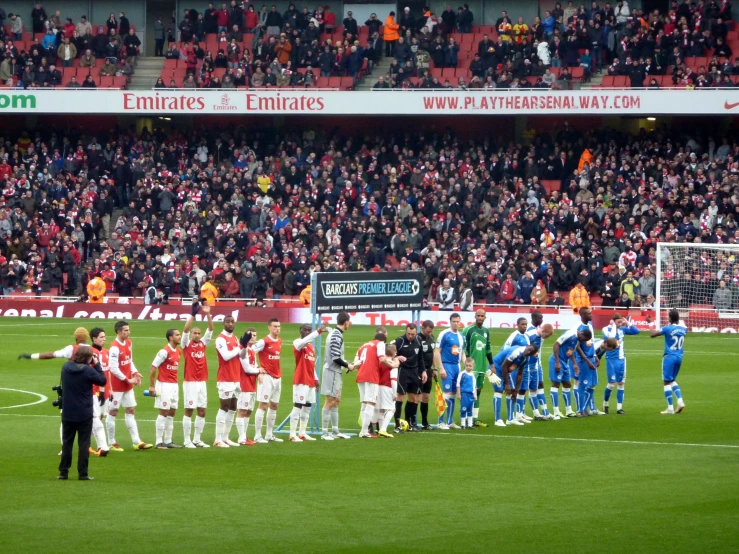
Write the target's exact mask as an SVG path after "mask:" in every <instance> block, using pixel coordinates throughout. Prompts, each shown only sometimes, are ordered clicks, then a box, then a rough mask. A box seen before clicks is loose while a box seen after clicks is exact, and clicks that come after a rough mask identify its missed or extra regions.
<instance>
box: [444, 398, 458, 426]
mask: <svg viewBox="0 0 739 554" xmlns="http://www.w3.org/2000/svg"><path fill="white" fill-rule="evenodd" d="M456 403H457V399H456V398H447V401H446V405H447V414H446V424H447V425H451V424H452V423H453V422H454V405H455V404H456Z"/></svg>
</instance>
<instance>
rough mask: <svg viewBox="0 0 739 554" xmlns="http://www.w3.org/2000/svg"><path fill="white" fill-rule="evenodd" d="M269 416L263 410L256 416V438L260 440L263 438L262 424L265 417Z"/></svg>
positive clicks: (258, 411) (259, 410)
mask: <svg viewBox="0 0 739 554" xmlns="http://www.w3.org/2000/svg"><path fill="white" fill-rule="evenodd" d="M266 414H267V412H265V411H264V410H263V409H262V408H259V409H258V410H257V414H256V415H255V416H254V427H255V429H256V430H255V431H254V438H255V439H259V438H261V437H262V423H263V422H264V416H265V415H266Z"/></svg>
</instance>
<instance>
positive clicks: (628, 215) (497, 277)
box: [0, 125, 739, 305]
mask: <svg viewBox="0 0 739 554" xmlns="http://www.w3.org/2000/svg"><path fill="white" fill-rule="evenodd" d="M276 132H277V131H276V130H273V131H269V130H264V129H262V130H260V129H258V128H257V127H253V128H251V130H250V131H248V132H246V131H239V132H238V134H237V135H231V134H228V133H227V132H221V133H218V134H216V133H215V132H210V131H207V130H197V131H195V130H193V131H191V132H188V133H186V134H182V133H179V132H174V133H166V132H164V131H163V130H161V129H159V130H156V131H155V132H154V133H151V132H149V131H148V130H147V129H144V130H143V131H141V133H138V134H137V133H135V132H134V131H126V132H120V131H114V132H112V134H110V135H107V134H105V135H100V134H98V135H97V136H93V135H90V134H79V133H73V132H71V131H60V130H54V129H50V128H47V129H44V130H43V131H42V132H38V133H36V134H35V135H33V136H31V135H29V133H27V132H23V133H20V134H17V135H12V136H11V135H10V134H8V133H6V136H4V137H2V143H0V144H1V145H0V186H2V197H0V202H1V203H2V207H1V208H0V252H1V253H2V256H1V257H0V283H1V284H2V289H3V292H4V293H5V294H29V293H31V294H32V293H34V292H51V293H60V294H61V293H65V294H68V295H74V294H78V293H79V291H80V290H84V285H85V284H86V282H87V280H89V279H90V277H91V276H92V275H94V273H95V272H97V271H102V270H109V271H112V272H113V273H112V275H114V279H112V280H111V290H110V293H111V294H120V295H122V296H130V295H140V294H141V291H142V288H144V287H146V286H149V285H150V284H153V285H154V286H156V287H157V288H158V289H159V290H160V291H162V292H163V293H164V294H166V295H168V296H171V297H175V296H180V295H184V296H192V295H193V294H195V292H196V291H197V287H198V285H199V284H200V283H201V282H202V280H203V279H204V278H206V276H207V275H208V274H210V275H211V276H212V279H213V281H214V283H216V285H217V286H218V287H220V289H221V293H222V294H223V295H224V296H227V297H229V296H233V297H242V298H245V299H253V300H255V301H264V300H266V299H268V298H279V297H284V298H297V296H298V295H299V294H300V292H301V291H302V290H303V289H304V288H305V286H306V285H307V284H308V282H309V277H308V276H309V274H310V272H311V271H315V270H318V269H319V268H320V269H321V270H323V271H342V270H360V271H361V270H367V271H380V270H383V269H391V268H395V269H402V270H403V269H411V268H421V269H423V270H424V272H425V275H426V278H425V293H426V294H427V298H428V299H429V302H432V303H433V302H434V301H435V300H436V294H437V290H438V287H439V286H440V284H441V282H442V280H443V279H446V278H448V279H450V280H451V284H452V286H453V287H454V289H455V290H456V291H461V290H462V289H464V288H465V287H470V288H472V290H473V292H474V296H475V301H476V302H478V303H488V304H495V303H526V304H528V303H530V302H548V301H553V302H555V303H556V302H558V300H557V298H562V297H565V298H566V297H567V293H568V291H569V290H570V289H571V288H572V287H573V286H574V285H575V284H576V283H577V282H582V283H584V285H585V287H586V289H587V291H588V294H590V295H591V302H592V304H594V305H599V304H601V303H603V304H606V305H614V304H618V305H624V302H626V300H625V299H621V298H620V297H621V295H620V294H619V293H620V292H621V284H622V282H623V281H624V280H626V279H627V278H628V275H629V272H632V273H633V278H634V279H637V280H643V281H644V282H643V286H642V287H641V288H640V291H641V292H640V293H639V294H637V295H636V296H635V297H634V298H630V299H629V300H628V302H629V303H630V305H640V304H641V305H644V304H649V303H650V302H651V299H650V295H652V294H654V290H653V288H654V282H653V280H650V277H653V276H654V274H655V271H654V270H655V267H654V260H655V252H654V248H655V243H656V241H658V240H660V241H680V242H693V241H700V242H709V243H735V242H736V239H737V235H736V231H737V223H736V218H735V214H736V213H737V209H738V207H739V193H737V191H738V190H739V144H737V143H736V141H735V139H731V140H730V139H729V138H721V137H716V138H715V139H714V138H711V137H705V138H696V137H693V136H690V135H686V134H682V133H681V132H679V131H675V132H673V133H671V132H669V131H667V130H665V131H660V132H657V133H653V134H646V133H643V134H641V135H640V136H638V137H635V136H627V135H622V134H619V133H617V132H615V131H612V130H608V129H594V130H593V129H591V130H589V131H588V132H587V133H585V134H583V132H581V131H579V130H577V129H576V128H574V127H572V126H569V125H565V126H563V127H560V128H559V129H557V130H556V131H554V132H552V133H551V134H550V133H537V132H536V130H535V128H533V127H529V128H528V129H527V130H526V132H525V134H524V141H523V143H522V144H521V145H519V146H518V147H514V146H513V145H512V144H509V145H507V146H505V145H503V144H495V143H494V142H492V141H490V140H485V141H477V140H473V141H464V142H463V141H461V140H458V139H457V138H455V137H454V136H453V135H451V134H449V133H447V134H444V135H432V134H429V133H408V134H405V135H402V136H392V137H390V136H388V137H385V138H384V139H376V140H371V139H369V138H368V137H365V138H363V139H361V140H358V139H352V140H349V138H350V136H342V135H339V134H336V135H334V134H331V133H327V132H326V131H325V130H323V129H320V128H316V129H308V128H306V129H298V128H293V129H290V130H288V131H287V132H286V133H284V132H283V133H282V134H280V135H279V140H275V139H277V138H278V136H277V135H275V134H272V133H276ZM339 144H342V145H344V146H343V147H342V148H341V149H339V148H338V147H337V145H339ZM251 145H254V146H251ZM504 147H505V149H504ZM114 214H115V215H114ZM648 269H649V270H650V271H651V276H650V275H649V274H648V273H647V270H648ZM725 270H726V271H727V272H728V273H726V275H725V276H724V279H728V281H729V286H730V288H731V290H732V291H736V292H739V288H737V285H739V264H735V263H734V261H733V258H732V260H731V261H728V262H727V267H726V268H725ZM193 272H195V273H193ZM227 274H231V278H228V279H227V278H226V275H227ZM509 274H510V275H511V276H512V279H511V280H507V275H509ZM729 275H730V276H731V277H730V278H728V276H729ZM695 279H698V280H700V281H706V282H708V281H710V282H711V283H714V281H715V283H714V284H716V287H718V280H717V279H716V276H714V275H704V274H702V273H701V274H696V276H695ZM511 282H512V285H513V286H511ZM537 287H538V288H537ZM701 290H706V291H709V293H710V292H711V291H712V289H711V288H710V287H704V288H703V289H701ZM732 293H733V292H732ZM735 298H736V299H737V302H735V303H734V304H735V305H739V294H737V295H736V296H735Z"/></svg>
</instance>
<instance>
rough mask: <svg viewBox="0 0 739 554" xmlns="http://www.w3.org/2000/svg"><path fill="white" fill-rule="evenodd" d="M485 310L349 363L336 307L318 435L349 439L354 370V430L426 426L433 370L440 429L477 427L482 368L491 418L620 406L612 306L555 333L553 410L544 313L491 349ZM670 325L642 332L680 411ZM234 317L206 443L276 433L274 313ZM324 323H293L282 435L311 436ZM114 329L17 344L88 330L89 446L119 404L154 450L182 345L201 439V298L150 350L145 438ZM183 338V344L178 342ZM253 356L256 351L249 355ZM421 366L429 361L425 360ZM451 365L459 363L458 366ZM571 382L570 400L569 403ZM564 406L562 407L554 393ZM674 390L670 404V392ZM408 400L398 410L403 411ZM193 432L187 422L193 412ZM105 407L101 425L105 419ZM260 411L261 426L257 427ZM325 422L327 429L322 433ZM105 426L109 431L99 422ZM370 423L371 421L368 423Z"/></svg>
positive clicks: (622, 324)
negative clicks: (254, 321)
mask: <svg viewBox="0 0 739 554" xmlns="http://www.w3.org/2000/svg"><path fill="white" fill-rule="evenodd" d="M198 312H200V313H202V314H203V315H205V316H206V318H207V324H208V327H207V330H206V332H205V333H204V334H203V333H202V331H201V329H199V328H198V327H194V326H193V325H194V323H195V316H196V315H197V314H198ZM485 317H486V314H485V311H484V310H478V311H477V312H476V314H475V325H472V326H469V327H467V328H466V329H464V331H460V323H461V321H460V316H459V315H458V314H452V316H451V318H450V325H449V328H447V329H445V330H443V331H442V332H441V333H440V334H439V336H438V339H436V340H434V337H433V329H434V324H433V322H431V321H425V322H424V323H423V324H422V327H421V333H420V335H419V334H418V333H417V329H416V326H415V325H413V324H409V325H407V326H406V330H405V334H404V335H402V336H401V337H398V338H397V339H396V340H395V341H393V342H392V343H390V344H387V345H386V341H387V330H386V329H385V328H383V327H379V328H378V329H377V330H376V335H375V337H374V339H373V340H372V341H370V342H368V343H366V344H364V345H363V346H362V347H361V348H360V349H359V351H358V352H357V356H356V358H355V360H354V362H353V363H349V362H347V361H346V360H345V359H344V358H345V356H344V342H343V334H344V332H345V331H346V330H347V329H348V328H349V326H350V325H351V322H350V318H349V314H347V313H346V312H341V313H340V314H339V315H338V317H337V325H336V328H335V329H333V330H332V331H331V332H330V333H329V337H328V339H327V341H326V351H327V354H326V360H325V364H324V374H323V378H324V379H323V383H322V384H321V385H320V386H321V390H320V393H321V394H322V395H323V396H324V397H325V404H324V406H323V410H322V435H321V439H323V440H336V439H346V438H349V436H348V435H346V434H344V433H341V432H340V431H339V426H338V407H339V404H340V401H341V393H342V389H343V374H344V371H346V372H347V373H348V372H350V371H353V370H355V369H358V374H357V383H358V386H359V392H360V401H361V403H362V404H361V412H360V419H361V424H362V428H361V431H360V434H359V436H360V438H370V437H376V436H380V437H385V438H392V435H391V434H389V433H388V431H387V428H388V426H389V423H390V421H392V419H393V418H395V431H396V433H402V432H404V427H405V426H404V425H403V424H402V423H404V422H407V424H408V426H407V429H408V430H410V431H415V432H419V431H421V430H423V429H431V428H432V427H431V425H430V424H429V421H428V408H429V406H428V404H429V398H430V393H431V382H432V378H436V377H437V376H438V377H440V378H441V380H442V386H443V393H444V397H445V400H446V404H447V408H446V412H445V413H444V414H443V415H442V417H441V418H440V420H439V425H438V428H439V429H441V430H447V429H458V428H467V427H472V426H479V427H485V426H486V424H484V423H483V422H481V421H480V420H479V419H478V410H479V402H480V396H481V394H482V390H483V387H484V382H485V379H486V378H487V379H488V380H490V382H491V383H492V385H493V389H494V396H493V407H494V412H495V425H496V426H499V427H505V426H511V425H513V426H515V425H518V426H520V425H525V424H527V423H530V422H531V421H532V419H533V420H558V419H560V418H562V417H586V416H588V415H603V414H607V413H609V402H610V397H611V393H612V391H613V390H614V389H616V390H617V393H616V394H617V413H618V414H624V413H625V412H624V410H623V402H624V385H625V380H626V358H625V353H624V346H623V339H624V336H625V335H635V334H638V333H639V330H638V329H637V328H636V327H635V326H634V325H632V324H631V323H630V322H629V321H628V320H626V319H625V318H623V317H622V316H621V315H620V314H618V313H616V314H614V315H613V317H612V319H611V322H610V324H609V325H608V326H607V327H606V328H604V329H603V336H604V340H594V339H593V336H594V332H593V327H592V317H591V313H590V311H589V310H587V309H583V310H581V311H580V319H581V323H580V325H579V326H577V327H576V328H574V329H571V330H569V331H567V332H565V333H564V334H562V335H561V336H560V337H559V339H558V340H557V341H555V343H554V345H553V353H552V355H551V357H550V359H549V377H550V380H551V383H552V385H551V388H550V397H551V400H552V407H553V412H552V413H551V414H550V413H549V411H548V408H547V401H546V396H545V394H544V376H543V369H542V364H541V362H540V356H539V353H540V352H541V350H542V347H543V344H544V341H545V340H546V339H547V338H549V337H550V336H551V335H552V333H553V328H552V326H551V325H550V324H545V323H543V316H542V314H541V312H539V311H534V312H532V314H531V325H528V322H527V320H526V319H525V318H519V319H518V321H517V325H516V327H517V329H516V331H514V332H513V333H512V334H511V336H510V337H509V338H508V340H507V341H506V343H505V344H504V346H503V348H502V349H501V351H500V352H499V353H498V354H497V355H495V356H493V354H492V346H491V343H490V333H489V330H488V329H486V328H485V327H484V322H485ZM669 320H670V325H668V326H665V327H663V328H661V329H659V330H654V331H651V333H650V336H652V337H653V338H655V337H657V336H665V351H664V358H663V363H662V369H663V379H664V391H665V397H666V399H667V401H668V408H667V409H666V410H665V411H664V412H662V413H664V414H672V413H680V412H681V411H683V410H684V408H685V403H684V401H683V399H682V394H681V390H680V387H679V385H678V384H677V382H676V378H677V374H678V372H679V370H680V366H681V363H682V357H683V354H684V340H685V335H686V333H687V328H686V327H685V326H684V325H682V324H681V323H680V321H679V314H678V312H677V311H676V310H673V311H671V312H670V313H669ZM234 327H235V321H234V319H233V318H232V317H226V318H225V319H224V322H223V331H222V332H221V333H220V334H219V335H218V337H217V338H216V341H215V346H216V352H217V356H218V376H217V388H218V394H219V402H220V405H219V411H218V414H217V416H216V439H215V443H214V446H217V447H221V448H228V447H231V446H241V445H253V444H259V443H268V442H282V439H280V438H277V437H275V435H274V426H275V423H276V416H277V409H278V407H279V401H280V395H281V388H282V381H281V380H282V371H281V367H280V359H281V351H282V339H281V338H280V337H279V335H280V322H279V321H278V320H277V319H276V318H272V319H270V320H269V322H268V329H269V333H268V335H267V336H266V337H265V338H264V339H262V340H257V332H256V330H255V329H254V328H249V329H247V330H246V332H245V333H244V334H243V335H242V337H241V338H238V337H236V336H235V335H234V333H233V332H234ZM326 330H327V329H326V327H324V326H322V327H321V328H319V329H317V330H316V331H311V327H310V326H309V325H303V326H301V328H300V335H301V336H300V338H299V339H296V340H295V341H294V342H293V353H294V356H295V361H296V369H295V374H294V378H293V409H292V412H291V414H290V418H289V420H290V441H292V442H303V441H312V440H315V439H314V438H313V437H311V436H310V435H309V434H308V433H307V426H308V421H309V418H310V411H311V407H312V405H313V404H314V403H315V402H316V400H317V396H318V386H319V379H318V374H317V373H316V368H315V364H316V355H315V350H314V347H313V341H315V340H316V339H317V338H318V337H319V336H320V335H321V334H322V333H324V332H326ZM115 332H116V338H115V339H114V340H113V342H112V344H111V345H110V348H108V349H106V348H105V343H106V335H105V331H104V330H103V329H102V328H99V327H98V328H94V329H92V331H91V332H90V333H89V334H88V332H87V330H86V329H84V328H78V329H77V330H76V331H75V333H74V337H75V343H76V344H75V345H70V346H67V347H65V348H63V349H62V350H59V351H56V352H47V353H40V354H21V355H20V356H19V358H29V359H53V358H71V357H72V356H73V355H74V352H75V351H76V349H77V347H78V346H79V345H80V344H87V341H88V340H89V339H91V340H92V346H93V348H94V349H95V350H97V352H98V357H99V359H100V360H101V364H102V365H103V368H104V370H105V371H106V372H108V384H107V385H106V386H105V388H104V389H103V390H95V391H94V395H95V399H94V402H93V405H94V407H95V419H94V422H93V436H94V438H95V440H96V443H97V446H98V448H97V450H96V451H95V452H96V453H97V454H98V455H100V456H104V455H106V454H107V453H108V451H109V450H114V451H122V450H123V448H122V447H121V446H120V445H119V444H118V443H117V441H116V438H115V437H116V416H117V414H118V411H119V410H120V409H121V408H123V409H124V412H125V423H126V427H127V429H128V431H129V434H130V436H131V440H132V443H133V446H134V449H135V450H147V449H150V448H152V447H153V446H154V445H155V446H156V448H159V449H170V448H182V447H181V446H179V445H177V444H175V443H174V442H173V429H174V417H175V414H176V410H177V409H178V406H179V385H178V380H179V365H180V362H181V359H182V356H184V366H185V370H184V381H183V396H184V404H185V414H184V417H183V421H182V423H183V434H184V447H186V448H198V447H200V448H208V445H207V444H206V443H204V442H203V441H202V438H201V435H202V433H203V430H204V427H205V412H206V408H207V381H208V366H207V360H206V347H207V346H208V344H209V343H210V341H211V340H212V336H213V319H212V317H211V314H210V308H209V307H208V306H200V305H199V304H197V303H196V304H194V305H193V312H192V315H191V317H190V318H189V319H188V321H187V322H186V324H185V327H184V329H183V332H182V334H180V332H179V331H178V330H176V329H170V330H168V331H167V333H166V338H167V345H166V346H165V347H164V348H162V349H161V350H160V351H159V352H158V353H157V354H156V356H155V358H154V360H153V362H152V364H151V368H150V375H149V378H150V387H149V394H150V395H152V396H155V407H156V408H157V409H158V410H159V415H158V417H157V420H156V428H155V434H156V440H155V443H154V445H152V444H149V443H146V442H144V441H142V440H141V438H140V436H139V433H138V426H137V423H136V419H135V407H136V399H135V395H134V390H133V389H134V387H135V386H140V385H141V382H142V378H141V374H140V373H139V371H138V369H137V368H136V366H135V364H134V363H133V354H132V344H131V340H130V338H129V337H130V328H129V325H128V323H127V322H125V321H119V322H117V323H116V324H115ZM180 347H181V351H180ZM257 355H258V356H259V362H260V363H258V362H257ZM603 355H605V356H606V360H607V370H606V373H607V377H608V384H607V385H606V388H605V394H604V402H603V406H604V411H603V412H601V411H599V410H597V409H596V408H595V401H594V391H595V387H596V386H597V384H598V374H597V368H598V366H599V363H600V359H601V358H602V357H603ZM426 368H428V371H427V369H426ZM460 368H463V370H462V371H460ZM573 388H574V391H575V392H574V397H575V410H573V408H572V396H573ZM560 389H561V391H562V399H563V402H564V406H565V413H564V414H562V413H561V412H560V409H559V406H560V404H559V392H560ZM527 392H528V395H529V403H530V405H531V408H532V411H533V418H532V417H529V416H528V415H526V413H525V398H526V393H527ZM504 394H505V398H506V407H507V420H505V421H504V420H503V419H502V403H503V402H502V401H503V395H504ZM673 396H674V397H675V399H676V403H677V410H675V408H674V406H673V402H672V397H673ZM457 399H459V400H460V418H461V423H462V426H458V425H456V424H455V423H454V421H453V419H454V411H455V404H456V400H457ZM404 402H405V414H404V415H405V420H402V419H401V418H400V416H401V413H402V408H403V403H404ZM255 406H257V410H256V415H255V434H254V440H250V439H248V438H247V432H248V426H249V419H250V417H251V415H252V413H253V411H254V408H255ZM419 406H420V408H421V416H422V423H421V425H420V426H419V425H418V422H417V411H418V407H419ZM195 413H196V414H197V415H196V418H195V425H194V428H195V432H194V434H192V436H191V432H192V427H193V426H192V416H193V415H194V414H195ZM103 417H106V422H105V426H103V423H102V418H103ZM265 419H266V421H267V425H266V433H265V435H264V436H263V435H262V427H263V423H264V420H265ZM234 421H235V422H236V427H237V431H238V439H237V441H232V440H231V439H230V434H231V430H232V426H233V423H234ZM329 423H330V424H331V428H332V429H331V432H329ZM106 429H107V437H106V433H105V430H106ZM373 431H374V432H373Z"/></svg>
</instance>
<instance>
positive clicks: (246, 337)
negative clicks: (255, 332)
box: [239, 331, 251, 348]
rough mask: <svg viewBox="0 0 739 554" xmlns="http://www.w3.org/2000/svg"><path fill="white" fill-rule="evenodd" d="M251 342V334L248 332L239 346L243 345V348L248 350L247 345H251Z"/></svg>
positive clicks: (242, 337)
mask: <svg viewBox="0 0 739 554" xmlns="http://www.w3.org/2000/svg"><path fill="white" fill-rule="evenodd" d="M250 340H251V333H250V332H249V331H247V332H246V333H244V334H243V335H242V336H241V338H240V339H239V344H240V345H241V347H242V348H246V345H247V344H249V341H250Z"/></svg>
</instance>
